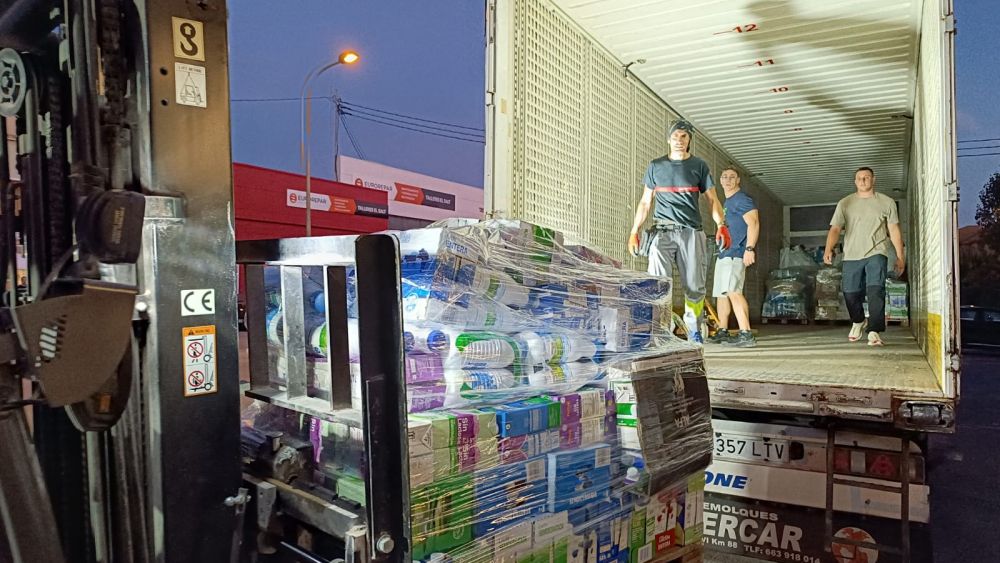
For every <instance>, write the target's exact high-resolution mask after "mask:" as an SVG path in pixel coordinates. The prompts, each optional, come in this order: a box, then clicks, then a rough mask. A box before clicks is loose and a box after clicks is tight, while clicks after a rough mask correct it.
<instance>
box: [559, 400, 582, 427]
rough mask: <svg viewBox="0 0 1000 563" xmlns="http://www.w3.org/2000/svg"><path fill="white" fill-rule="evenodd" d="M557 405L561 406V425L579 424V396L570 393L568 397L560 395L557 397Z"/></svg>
mask: <svg viewBox="0 0 1000 563" xmlns="http://www.w3.org/2000/svg"><path fill="white" fill-rule="evenodd" d="M559 404H561V405H562V423H563V425H566V424H573V423H574V422H580V412H581V410H582V409H583V401H582V400H581V398H580V395H579V394H577V393H570V394H568V395H561V396H560V397H559Z"/></svg>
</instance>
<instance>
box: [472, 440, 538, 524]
mask: <svg viewBox="0 0 1000 563" xmlns="http://www.w3.org/2000/svg"><path fill="white" fill-rule="evenodd" d="M545 464H546V459H545V458H544V457H539V458H535V459H532V460H528V461H526V462H521V463H515V464H510V465H502V466H500V467H497V468H495V469H491V470H489V471H483V472H479V473H476V475H475V477H474V480H473V489H474V492H475V504H476V522H475V524H474V526H473V535H474V536H475V537H477V538H478V537H484V536H486V535H487V534H489V533H491V532H493V531H495V530H498V529H500V528H504V527H506V526H509V525H511V524H513V523H516V522H519V521H521V520H525V519H528V518H530V517H532V516H535V515H536V514H539V513H541V512H542V511H543V510H544V509H545V506H546V501H547V488H548V483H547V481H546V471H545Z"/></svg>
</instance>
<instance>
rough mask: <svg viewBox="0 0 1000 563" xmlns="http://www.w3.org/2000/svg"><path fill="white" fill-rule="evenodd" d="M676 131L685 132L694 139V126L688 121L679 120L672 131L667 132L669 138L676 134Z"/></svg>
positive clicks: (672, 127) (672, 126)
mask: <svg viewBox="0 0 1000 563" xmlns="http://www.w3.org/2000/svg"><path fill="white" fill-rule="evenodd" d="M674 131H685V132H687V134H688V135H689V136H691V137H694V126H693V125H691V123H690V122H689V121H687V120H686V119H678V120H677V121H675V122H674V123H673V124H672V125H671V126H670V131H668V132H667V137H669V136H671V135H673V134H674Z"/></svg>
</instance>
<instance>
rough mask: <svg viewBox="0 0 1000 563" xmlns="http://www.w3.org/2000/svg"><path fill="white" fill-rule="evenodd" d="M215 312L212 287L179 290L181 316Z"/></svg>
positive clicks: (212, 313)
mask: <svg viewBox="0 0 1000 563" xmlns="http://www.w3.org/2000/svg"><path fill="white" fill-rule="evenodd" d="M214 314H215V290H214V289H184V290H181V316H182V317H194V316H198V315H214Z"/></svg>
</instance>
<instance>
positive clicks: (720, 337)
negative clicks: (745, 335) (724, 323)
mask: <svg viewBox="0 0 1000 563" xmlns="http://www.w3.org/2000/svg"><path fill="white" fill-rule="evenodd" d="M732 338H733V335H732V334H730V332H729V331H728V330H726V329H724V328H721V329H719V330H717V331H715V334H714V335H713V336H709V337H708V341H709V342H711V343H712V344H726V343H728V342H729V341H730V340H732Z"/></svg>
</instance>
